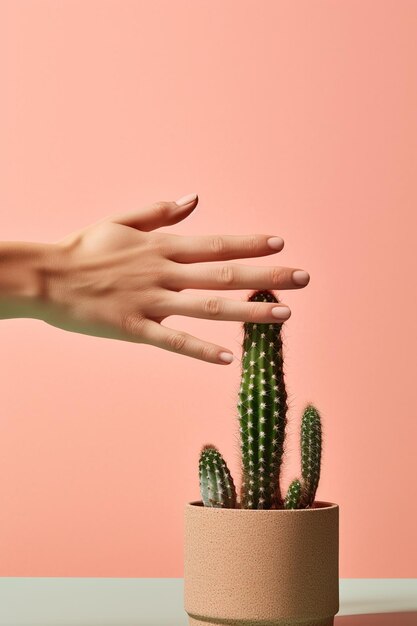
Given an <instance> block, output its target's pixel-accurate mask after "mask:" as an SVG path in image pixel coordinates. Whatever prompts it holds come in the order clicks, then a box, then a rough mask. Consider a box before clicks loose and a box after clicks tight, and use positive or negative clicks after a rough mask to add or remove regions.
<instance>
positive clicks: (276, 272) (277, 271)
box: [271, 267, 282, 285]
mask: <svg viewBox="0 0 417 626" xmlns="http://www.w3.org/2000/svg"><path fill="white" fill-rule="evenodd" d="M271 280H272V284H273V285H279V284H280V282H281V280H282V271H281V268H280V267H273V268H272V269H271Z"/></svg>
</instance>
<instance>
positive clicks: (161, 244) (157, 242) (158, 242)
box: [151, 234, 168, 254]
mask: <svg viewBox="0 0 417 626" xmlns="http://www.w3.org/2000/svg"><path fill="white" fill-rule="evenodd" d="M151 243H152V248H153V249H154V250H156V251H157V252H160V253H162V254H165V253H166V252H168V239H167V237H166V236H165V235H162V234H153V236H152V238H151Z"/></svg>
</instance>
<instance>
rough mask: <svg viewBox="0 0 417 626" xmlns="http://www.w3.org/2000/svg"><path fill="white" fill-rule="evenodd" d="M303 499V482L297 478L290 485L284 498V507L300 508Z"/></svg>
mask: <svg viewBox="0 0 417 626" xmlns="http://www.w3.org/2000/svg"><path fill="white" fill-rule="evenodd" d="M300 500H301V483H300V481H299V480H298V478H295V479H294V480H293V481H292V483H291V485H290V486H289V487H288V491H287V495H286V496H285V500H284V509H299V508H300Z"/></svg>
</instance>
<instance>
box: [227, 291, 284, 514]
mask: <svg viewBox="0 0 417 626" xmlns="http://www.w3.org/2000/svg"><path fill="white" fill-rule="evenodd" d="M248 300H249V301H250V302H274V303H278V302H279V301H278V299H277V298H276V297H275V295H274V294H273V293H272V292H271V291H269V290H261V291H256V292H254V293H253V294H252V295H251V296H249V298H248ZM243 328H244V339H243V357H242V379H241V386H240V389H239V401H238V412H239V423H240V429H239V430H240V439H241V453H242V454H241V460H242V485H241V493H240V503H241V507H242V508H245V509H271V508H282V506H283V499H282V496H281V490H280V485H279V478H280V468H281V463H282V456H283V445H284V438H285V426H286V423H287V418H286V413H287V393H286V390H285V384H284V373H283V357H282V340H281V328H282V323H278V322H277V323H267V324H262V323H252V322H245V323H244V325H243Z"/></svg>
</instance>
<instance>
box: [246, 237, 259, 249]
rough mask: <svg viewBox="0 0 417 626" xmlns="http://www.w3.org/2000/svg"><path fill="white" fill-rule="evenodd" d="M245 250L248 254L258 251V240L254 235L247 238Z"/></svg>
mask: <svg viewBox="0 0 417 626" xmlns="http://www.w3.org/2000/svg"><path fill="white" fill-rule="evenodd" d="M247 248H248V250H249V251H250V252H255V251H257V250H258V249H259V239H258V237H257V236H256V235H251V236H250V237H248V240H247Z"/></svg>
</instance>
